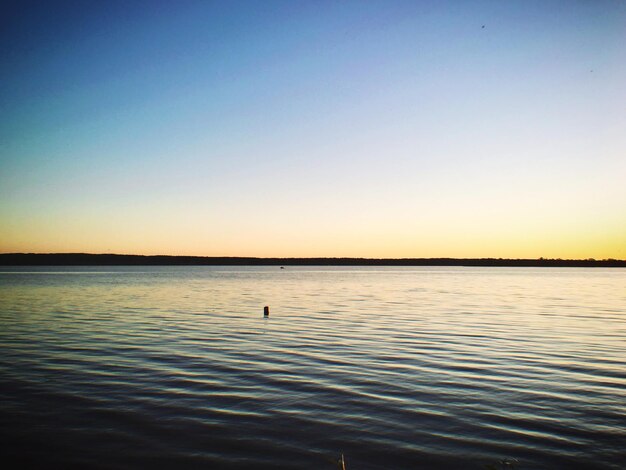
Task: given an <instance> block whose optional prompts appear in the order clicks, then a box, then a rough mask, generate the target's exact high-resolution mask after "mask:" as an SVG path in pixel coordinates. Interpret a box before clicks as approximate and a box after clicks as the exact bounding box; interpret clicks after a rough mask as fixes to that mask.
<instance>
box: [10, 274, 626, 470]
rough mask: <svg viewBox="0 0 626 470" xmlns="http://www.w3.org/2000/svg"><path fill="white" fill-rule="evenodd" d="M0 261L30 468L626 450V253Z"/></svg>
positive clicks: (601, 458) (318, 462) (375, 465)
mask: <svg viewBox="0 0 626 470" xmlns="http://www.w3.org/2000/svg"><path fill="white" fill-rule="evenodd" d="M0 271H1V273H0V440H1V444H0V445H1V447H2V454H3V460H5V461H6V459H8V458H9V457H15V458H18V459H19V462H20V467H22V468H24V467H41V468H43V467H46V468H51V467H58V468H72V467H74V468H77V467H81V468H82V467H92V468H93V467H97V468H217V469H221V468H224V469H244V468H246V469H247V468H251V469H255V468H268V469H270V468H271V469H335V468H337V466H336V461H337V458H338V457H339V456H340V455H341V453H343V454H344V455H345V459H346V463H347V468H348V470H361V469H461V468H462V469H484V468H485V466H486V465H489V464H493V463H496V462H498V460H499V459H503V458H515V459H517V460H518V461H519V464H518V468H519V469H542V468H545V469H566V468H567V469H571V468H581V469H584V468H589V469H592V468H593V469H596V468H597V469H604V468H606V469H623V468H626V311H625V309H626V270H621V269H575V268H570V269H547V268H542V269H524V268H310V267H307V268H293V267H288V268H287V269H285V270H280V269H278V268H276V267H260V268H247V267H132V268H131V267H128V268H127V267H115V268H111V267H106V268H105V267H102V268H94V267H88V268H75V267H72V268H58V267H54V268H51V267H46V268H6V267H2V268H0ZM264 305H269V306H270V307H271V315H270V318H268V319H264V318H263V306H264Z"/></svg>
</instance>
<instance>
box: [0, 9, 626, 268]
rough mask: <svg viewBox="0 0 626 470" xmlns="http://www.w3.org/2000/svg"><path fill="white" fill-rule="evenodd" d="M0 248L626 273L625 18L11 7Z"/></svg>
mask: <svg viewBox="0 0 626 470" xmlns="http://www.w3.org/2000/svg"><path fill="white" fill-rule="evenodd" d="M11 4H12V5H13V7H11V6H8V7H7V6H6V5H5V6H3V7H2V14H0V64H1V69H2V74H1V75H0V77H1V78H0V252H5V253H6V252H92V253H136V254H172V255H177V254H186V255H208V256H302V257H308V256H363V257H440V256H449V257H513V258H525V257H531V258H538V257H541V256H543V257H561V258H588V257H594V258H608V257H612V258H620V259H625V258H626V2H624V1H620V0H615V1H603V0H593V1H592V0H589V1H574V0H571V1H548V0H541V1H518V2H515V1H510V2H509V1H495V0H494V1H475V2H472V1H467V2H466V1H455V2H452V1H450V2H446V1H432V2H429V1H408V2H394V1H390V0H388V1H380V2H378V1H354V2H350V1H341V2H338V1H328V2H327V1H312V2H300V1H284V2H272V1H249V2H248V1H242V2H229V1H217V2H200V1H198V2H187V1H180V2H174V1H145V2H132V1H130V2H116V1H97V2H96V1H74V2H62V1H61V2H55V1H50V2H40V3H38V2H18V1H15V2H9V5H11Z"/></svg>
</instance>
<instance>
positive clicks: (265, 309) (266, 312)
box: [263, 305, 270, 317]
mask: <svg viewBox="0 0 626 470" xmlns="http://www.w3.org/2000/svg"><path fill="white" fill-rule="evenodd" d="M263 316H264V317H269V316H270V308H269V306H267V305H266V306H265V307H263Z"/></svg>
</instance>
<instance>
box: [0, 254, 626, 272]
mask: <svg viewBox="0 0 626 470" xmlns="http://www.w3.org/2000/svg"><path fill="white" fill-rule="evenodd" d="M0 265H2V266H518V267H542V266H543V267H604V268H608V267H611V268H613V267H615V268H624V267H626V260H618V259H602V260H596V259H593V258H588V259H560V258H538V259H507V258H394V259H388V258H253V257H215V256H165V255H157V256H143V255H114V254H89V253H47V254H43V253H6V254H0Z"/></svg>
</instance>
